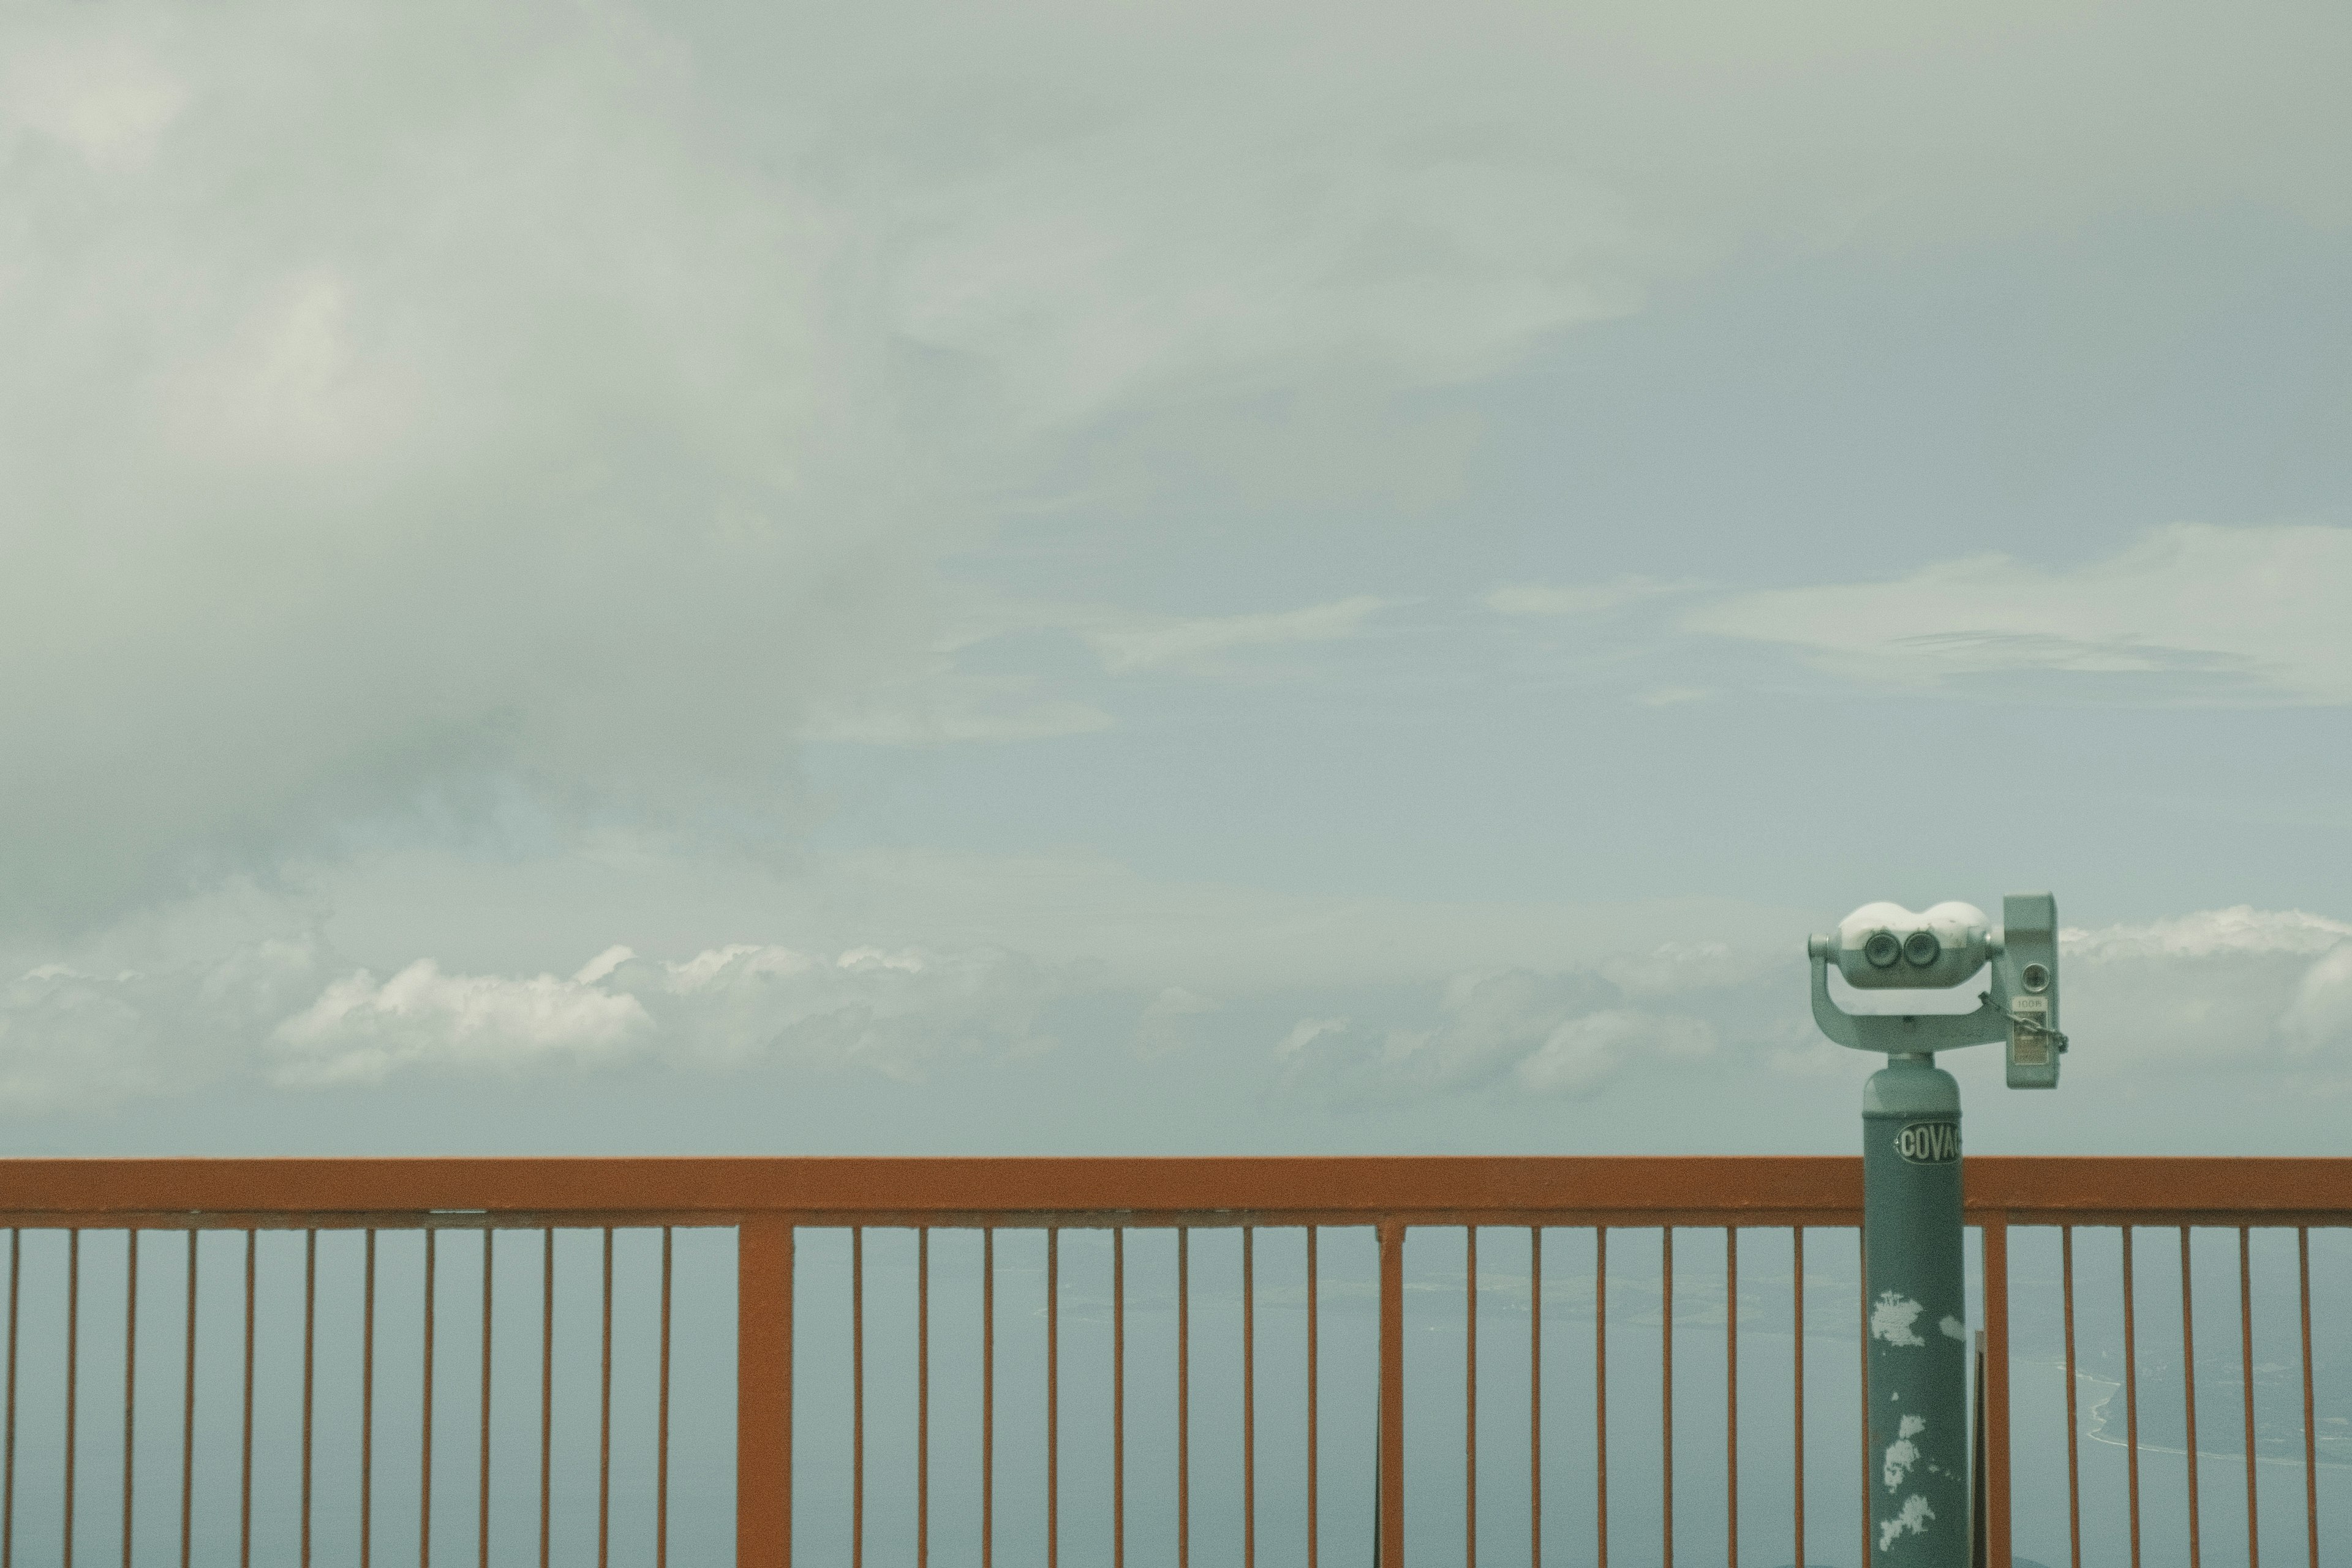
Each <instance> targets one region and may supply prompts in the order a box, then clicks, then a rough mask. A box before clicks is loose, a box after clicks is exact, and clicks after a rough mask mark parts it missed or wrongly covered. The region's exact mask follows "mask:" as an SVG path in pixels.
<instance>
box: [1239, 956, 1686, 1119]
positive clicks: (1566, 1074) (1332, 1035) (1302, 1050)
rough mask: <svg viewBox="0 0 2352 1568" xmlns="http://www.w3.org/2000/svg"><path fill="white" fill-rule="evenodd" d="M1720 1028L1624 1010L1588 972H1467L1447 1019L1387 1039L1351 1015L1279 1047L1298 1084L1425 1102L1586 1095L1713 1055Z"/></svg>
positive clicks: (1443, 997)
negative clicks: (1476, 1096)
mask: <svg viewBox="0 0 2352 1568" xmlns="http://www.w3.org/2000/svg"><path fill="white" fill-rule="evenodd" d="M1715 1046H1716V1032H1715V1029H1714V1027H1713V1026H1711V1025H1709V1024H1708V1023H1706V1021H1705V1020H1703V1019H1700V1018H1696V1017H1692V1016H1685V1015H1683V1014H1678V1013H1661V1012H1654V1011H1650V1010H1647V1009H1643V1008H1635V1007H1627V1006H1625V1005H1622V995H1621V993H1620V992H1619V989H1618V987H1617V986H1615V985H1614V984H1611V983H1610V982H1609V981H1607V980H1604V979H1602V978H1601V977H1600V976H1599V975H1596V974H1591V973H1582V972H1574V971H1571V972H1564V973H1536V972H1532V971H1528V970H1522V969H1512V970H1500V971H1485V972H1473V973H1464V974H1458V975H1455V976H1454V978H1453V979H1451V980H1449V981H1448V982H1447V983H1446V984H1444V987H1443V988H1442V990H1441V992H1440V995H1439V999H1438V1005H1437V1021H1436V1022H1435V1023H1434V1024H1433V1026H1428V1027H1423V1028H1410V1027H1390V1028H1388V1029H1386V1030H1384V1031H1380V1030H1375V1029H1373V1028H1370V1027H1365V1026H1359V1025H1358V1024H1357V1023H1356V1022H1354V1021H1353V1020H1350V1019H1346V1018H1304V1019H1301V1020H1299V1022H1298V1024H1297V1026H1295V1027H1293V1028H1292V1030H1291V1031H1290V1033H1289V1035H1288V1036H1287V1037H1286V1038H1285V1039H1284V1040H1283V1041H1282V1042H1281V1044H1280V1045H1279V1046H1277V1047H1276V1053H1275V1054H1276V1058H1277V1059H1279V1060H1280V1061H1281V1063H1282V1065H1283V1069H1284V1072H1285V1075H1286V1078H1287V1079H1289V1081H1290V1082H1291V1083H1293V1084H1294V1085H1296V1086H1298V1087H1300V1088H1303V1089H1309V1090H1310V1091H1314V1092H1318V1093H1321V1094H1325V1095H1328V1096H1332V1097H1334V1098H1337V1099H1340V1100H1399V1099H1419V1098H1423V1097H1426V1096H1431V1095H1439V1094H1449V1093H1454V1092H1459V1091H1464V1090H1469V1089H1482V1088H1492V1087H1495V1086H1497V1085H1501V1084H1506V1083H1507V1084H1509V1085H1511V1086H1512V1087H1514V1088H1515V1089H1519V1090H1524V1091H1526V1092H1528V1093H1532V1094H1539V1095H1546V1096H1559V1097H1563V1098H1581V1097H1584V1096H1588V1095H1591V1094H1594V1093H1597V1092H1599V1091H1600V1090H1601V1089H1604V1088H1607V1087H1608V1086H1609V1085H1610V1084H1611V1083H1612V1081H1613V1080H1615V1079H1617V1078H1618V1077H1619V1076H1620V1075H1622V1074H1623V1073H1625V1072H1627V1071H1629V1070H1639V1069H1643V1068H1656V1067H1658V1066H1660V1065H1675V1064H1680V1063H1683V1062H1687V1061H1691V1060H1695V1059H1696V1058H1702V1057H1705V1056H1707V1055H1709V1054H1710V1053H1712V1052H1713V1050H1714V1049H1715Z"/></svg>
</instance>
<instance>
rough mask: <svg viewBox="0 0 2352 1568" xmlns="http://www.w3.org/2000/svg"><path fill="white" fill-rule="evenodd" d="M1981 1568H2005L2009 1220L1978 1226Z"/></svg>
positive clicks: (1990, 1219)
mask: <svg viewBox="0 0 2352 1568" xmlns="http://www.w3.org/2000/svg"><path fill="white" fill-rule="evenodd" d="M1984 1315H1985V1344H1984V1358H1985V1368H1984V1443H1983V1452H1984V1467H1985V1490H1984V1497H1985V1537H1986V1540H1985V1559H1984V1560H1985V1568H2010V1555H2009V1554H2010V1536H2009V1216H2008V1215H2005V1214H1994V1215H1986V1216H1985V1221H1984Z"/></svg>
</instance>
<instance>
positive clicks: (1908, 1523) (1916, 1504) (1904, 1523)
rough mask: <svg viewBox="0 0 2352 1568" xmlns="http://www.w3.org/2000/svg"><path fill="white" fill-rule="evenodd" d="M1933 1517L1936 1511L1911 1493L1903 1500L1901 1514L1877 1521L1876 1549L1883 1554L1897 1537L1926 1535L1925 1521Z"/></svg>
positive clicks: (1921, 1498) (1922, 1498) (1925, 1500)
mask: <svg viewBox="0 0 2352 1568" xmlns="http://www.w3.org/2000/svg"><path fill="white" fill-rule="evenodd" d="M1935 1517H1936V1510H1934V1509H1932V1508H1929V1507H1928V1506H1927V1499H1926V1498H1924V1497H1921V1496H1920V1495H1919V1494H1918V1493H1916V1492H1914V1493H1912V1494H1911V1495H1910V1496H1909V1497H1907V1498H1905V1499H1904V1500H1903V1511H1902V1512H1901V1513H1898V1514H1896V1515H1895V1517H1894V1518H1893V1519H1882V1520H1880V1521H1878V1549H1879V1550H1880V1551H1881V1552H1884V1551H1885V1550H1886V1549H1887V1548H1888V1547H1890V1546H1892V1545H1894V1544H1895V1537H1896V1536H1898V1535H1902V1534H1905V1533H1909V1534H1912V1535H1925V1534H1927V1521H1929V1520H1931V1519H1933V1518H1935Z"/></svg>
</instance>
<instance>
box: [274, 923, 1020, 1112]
mask: <svg viewBox="0 0 2352 1568" xmlns="http://www.w3.org/2000/svg"><path fill="white" fill-rule="evenodd" d="M1050 989H1051V987H1049V985H1048V984H1046V982H1045V977H1044V976H1043V974H1042V973H1040V972H1039V971H1038V970H1037V969H1036V968H1035V967H1034V965H1031V964H1029V963H1025V962H1024V961H1023V960H1021V959H1018V958H1016V957H1014V956H1013V955H1010V954H1006V953H1001V952H969V953H955V954H939V953H929V952H917V951H912V950H899V951H886V950H883V949H880V948H872V947H865V948H853V949H850V950H849V951H847V952H843V953H841V954H840V955H839V956H837V957H835V958H824V957H822V956H817V955H813V954H809V953H805V952H796V951H794V950H793V949H790V948H783V947H776V946H772V945H761V944H758V943H749V942H745V943H735V944H731V945H729V946H725V947H718V948H710V949H707V950H705V951H704V952H699V953H697V954H695V955H694V956H693V957H691V958H688V959H684V960H678V961H674V962H661V961H656V960H649V959H646V958H641V957H639V956H638V955H637V954H636V953H635V952H631V951H630V950H629V949H628V948H625V947H614V948H608V949H607V950H605V952H603V953H600V954H599V955H598V956H597V957H596V958H594V959H593V960H592V961H590V963H587V964H586V965H584V966H583V967H582V968H581V969H580V970H579V971H578V972H577V973H574V974H572V975H571V976H570V977H569V978H559V977H557V976H554V975H550V974H540V975H533V976H520V975H450V974H445V973H442V972H441V969H440V966H439V965H437V964H436V963H434V962H433V961H431V960H429V959H425V960H419V961H418V962H417V963H413V964H411V965H409V966H408V967H407V968H406V969H404V970H402V971H401V972H400V973H398V974H395V975H394V976H393V977H392V978H391V979H390V980H387V981H383V982H378V981H377V980H376V979H375V977H374V976H373V975H371V974H369V973H365V972H364V971H362V972H360V973H355V974H351V975H348V976H345V977H344V978H342V979H340V980H337V981H335V982H333V983H332V984H329V985H328V986H327V988H326V989H325V991H324V992H322V993H321V994H320V996H319V998H318V1000H317V1001H316V1002H314V1003H313V1004H311V1005H310V1006H309V1007H308V1008H306V1009H304V1010H303V1011H302V1012H300V1013H299V1014H297V1015H295V1016H293V1017H290V1018H289V1019H287V1020H285V1021H284V1022H283V1023H281V1024H279V1025H278V1027H277V1028H276V1029H275V1030H274V1031H273V1033H272V1037H271V1038H272V1041H273V1043H274V1045H275V1046H276V1047H278V1050H279V1052H280V1058H279V1061H278V1068H277V1071H276V1074H275V1076H276V1078H277V1079H278V1081H279V1082H281V1083H284V1084H289V1085H292V1086H298V1087H308V1086H314V1085H323V1084H333V1083H342V1082H353V1081H357V1082H374V1081H378V1080H381V1079H383V1078H385V1077H387V1076H389V1075H391V1074H393V1073H395V1072H417V1071H424V1072H436V1073H445V1074H446V1073H457V1074H466V1073H475V1072H497V1073H509V1074H511V1073H522V1072H530V1071H538V1070H546V1069H551V1068H552V1069H557V1070H575V1071H576V1070H583V1069H587V1068H594V1067H597V1066H600V1065H605V1064H608V1063H613V1062H617V1061H621V1060H625V1059H637V1060H644V1061H648V1062H655V1063H659V1064H662V1065H665V1066H668V1067H673V1068H699V1069H714V1068H730V1067H740V1066H744V1065H748V1064H751V1063H755V1062H760V1061H764V1060H776V1061H786V1062H790V1063H793V1064H794V1065H797V1066H800V1067H803V1068H841V1067H853V1066H854V1067H864V1068H870V1069H873V1070H876V1071H880V1072H883V1073H887V1074H888V1075H890V1076H893V1077H898V1078H914V1077H919V1076H920V1074H921V1072H922V1069H923V1067H924V1065H925V1064H926V1063H927V1062H929V1061H930V1060H933V1059H935V1058H938V1057H940V1055H942V1054H944V1053H950V1052H956V1051H961V1050H965V1049H968V1048H970V1047H971V1046H972V1045H973V1044H974V1042H976V1041H988V1042H992V1043H994V1044H995V1045H997V1046H998V1047H1014V1046H1019V1045H1022V1044H1024V1043H1027V1042H1028V1041H1029V1038H1030V1025H1031V1021H1032V1018H1033V1016H1034V1012H1035V1010H1036V1008H1037V1006H1038V1005H1039V1004H1040V1003H1041V1002H1042V1001H1043V1000H1044V999H1045V996H1046V995H1047V994H1048V993H1049V991H1050Z"/></svg>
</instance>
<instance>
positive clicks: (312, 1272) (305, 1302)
mask: <svg viewBox="0 0 2352 1568" xmlns="http://www.w3.org/2000/svg"><path fill="white" fill-rule="evenodd" d="M318 1370H319V1233H318V1231H317V1230H316V1229H315V1228H313V1229H310V1230H306V1231H304V1232H303V1233H302V1568H310V1469H311V1453H312V1446H311V1441H310V1434H311V1426H312V1422H313V1419H314V1418H315V1416H316V1415H317V1411H318V1397H317V1395H318ZM125 1568H128V1565H127V1564H126V1565H125Z"/></svg>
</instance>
